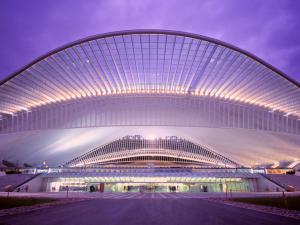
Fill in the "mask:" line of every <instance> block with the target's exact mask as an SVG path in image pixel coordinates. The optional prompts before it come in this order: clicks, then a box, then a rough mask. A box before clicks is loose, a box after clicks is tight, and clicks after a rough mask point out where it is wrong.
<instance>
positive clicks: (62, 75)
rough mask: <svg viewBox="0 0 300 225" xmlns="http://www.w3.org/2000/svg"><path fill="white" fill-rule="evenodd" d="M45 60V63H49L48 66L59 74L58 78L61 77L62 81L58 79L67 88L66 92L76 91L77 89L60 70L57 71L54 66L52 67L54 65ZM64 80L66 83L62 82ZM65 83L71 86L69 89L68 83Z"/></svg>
mask: <svg viewBox="0 0 300 225" xmlns="http://www.w3.org/2000/svg"><path fill="white" fill-rule="evenodd" d="M45 62H47V64H48V65H49V67H51V68H52V69H53V70H55V71H56V72H57V73H58V74H60V76H59V78H62V81H60V82H61V84H62V85H63V86H64V87H66V89H67V90H68V93H72V94H74V92H73V91H75V92H76V91H77V90H76V88H75V87H74V86H73V85H72V84H71V82H70V81H69V80H67V79H66V78H65V74H61V72H59V71H58V70H57V69H56V68H54V66H52V65H51V63H49V62H48V60H45ZM64 82H66V83H64ZM66 84H68V85H70V86H71V90H70V89H69V87H68V85H66Z"/></svg>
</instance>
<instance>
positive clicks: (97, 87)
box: [80, 42, 106, 93]
mask: <svg viewBox="0 0 300 225" xmlns="http://www.w3.org/2000/svg"><path fill="white" fill-rule="evenodd" d="M88 44H89V47H90V48H91V46H90V42H88ZM80 47H81V49H82V51H83V52H84V54H85V56H86V57H87V58H88V61H89V65H90V66H91V67H92V68H93V70H94V72H95V74H96V76H95V75H94V73H92V72H91V71H90V69H89V67H88V66H86V65H85V63H84V65H85V68H86V69H87V70H88V71H89V74H90V75H91V78H92V81H93V83H95V85H96V89H99V90H101V92H103V89H104V88H106V87H105V85H104V83H103V81H102V79H100V76H99V74H98V71H97V70H96V68H95V67H94V65H93V62H92V60H91V57H90V55H89V54H88V52H87V49H86V48H85V47H84V46H82V44H80ZM95 77H97V78H98V80H97V78H95ZM99 80H100V81H101V82H99ZM99 84H100V85H99ZM94 88H95V86H94ZM98 93H99V92H98Z"/></svg>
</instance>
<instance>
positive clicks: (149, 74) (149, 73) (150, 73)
mask: <svg viewBox="0 0 300 225" xmlns="http://www.w3.org/2000/svg"><path fill="white" fill-rule="evenodd" d="M148 40H149V41H148V48H149V55H148V57H149V72H148V76H149V77H150V80H151V82H152V90H153V89H154V82H153V78H152V70H151V46H150V34H148ZM148 85H149V88H148V89H149V90H151V83H149V84H148Z"/></svg>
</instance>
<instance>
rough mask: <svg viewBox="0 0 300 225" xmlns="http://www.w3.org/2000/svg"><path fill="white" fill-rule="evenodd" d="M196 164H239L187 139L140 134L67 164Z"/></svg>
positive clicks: (221, 165)
mask: <svg viewBox="0 0 300 225" xmlns="http://www.w3.org/2000/svg"><path fill="white" fill-rule="evenodd" d="M149 160H150V161H161V162H174V163H191V164H192V163H194V164H198V165H201V164H202V165H204V166H210V167H237V166H238V164H237V163H235V162H233V161H232V160H230V159H228V158H226V157H224V156H222V155H220V154H218V153H216V152H214V151H213V150H211V149H209V148H207V147H204V146H201V145H198V144H195V143H193V142H190V141H188V140H185V139H182V138H177V137H167V138H165V139H155V140H149V139H144V138H142V137H141V136H138V135H136V136H126V137H124V138H121V139H118V140H116V141H113V142H110V143H108V144H106V145H103V146H101V147H98V148H95V149H93V150H91V151H89V152H88V153H86V154H84V155H82V156H79V157H77V158H75V159H73V160H71V161H69V162H68V163H66V165H67V166H70V167H82V166H95V165H101V164H114V163H124V162H125V163H126V162H127V163H132V162H137V161H142V162H144V163H145V166H146V163H147V161H149Z"/></svg>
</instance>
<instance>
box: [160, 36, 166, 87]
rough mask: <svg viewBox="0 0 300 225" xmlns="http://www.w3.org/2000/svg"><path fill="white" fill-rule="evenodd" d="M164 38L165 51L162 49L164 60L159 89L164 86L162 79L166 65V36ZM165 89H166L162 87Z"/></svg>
mask: <svg viewBox="0 0 300 225" xmlns="http://www.w3.org/2000/svg"><path fill="white" fill-rule="evenodd" d="M164 36H165V49H164V60H163V65H162V75H161V87H162V86H164V85H163V84H164V82H163V77H164V76H165V63H166V52H167V35H164ZM164 89H166V87H164Z"/></svg>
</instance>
